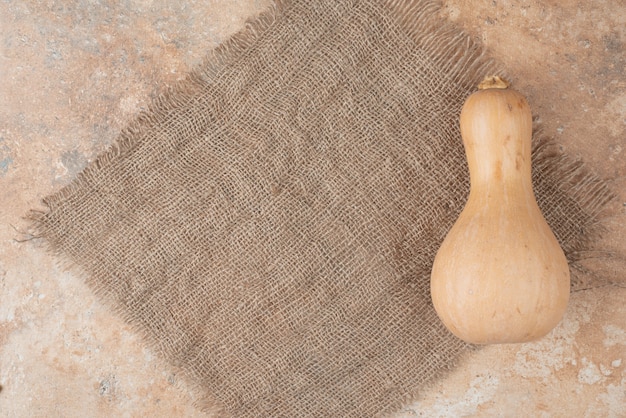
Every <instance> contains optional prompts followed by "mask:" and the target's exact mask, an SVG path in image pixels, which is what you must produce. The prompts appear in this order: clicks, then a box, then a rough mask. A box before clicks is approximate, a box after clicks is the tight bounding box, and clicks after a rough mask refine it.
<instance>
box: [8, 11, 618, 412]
mask: <svg viewBox="0 0 626 418" xmlns="http://www.w3.org/2000/svg"><path fill="white" fill-rule="evenodd" d="M269 3H270V2H269V0H258V1H257V0H210V1H207V2H195V1H183V2H174V1H151V0H128V1H125V2H112V1H110V0H102V1H100V0H89V1H64V2H60V1H53V0H51V1H46V2H39V1H31V0H24V1H17V0H4V1H2V2H0V81H1V82H0V202H1V203H0V417H85V416H89V417H110V416H120V417H140V416H158V417H160V416H162V417H170V416H186V417H187V416H189V417H195V416H198V417H199V416H205V414H203V413H202V412H201V411H199V410H198V409H197V408H195V407H194V399H193V396H192V395H191V392H190V391H189V388H188V387H187V386H186V384H185V382H184V381H182V380H181V379H180V377H179V376H177V375H176V374H174V373H173V372H172V370H171V369H170V368H169V367H168V365H167V364H163V363H162V362H161V361H160V360H159V359H158V358H157V357H155V354H154V353H153V352H152V351H151V350H150V349H148V348H147V347H146V346H145V345H144V344H143V343H142V341H141V340H140V339H139V338H138V336H136V335H135V334H134V333H133V332H132V331H131V330H130V328H129V327H128V326H127V325H125V324H124V323H123V322H122V320H121V319H120V318H119V317H117V316H116V315H115V313H113V312H110V311H109V310H108V309H107V308H106V307H105V306H103V305H102V304H101V303H100V302H99V301H98V300H96V299H95V298H94V296H93V295H92V293H91V292H90V290H89V289H88V288H87V287H86V286H85V284H84V283H83V279H82V278H81V277H80V275H78V274H70V273H67V272H65V270H64V269H63V266H60V265H58V261H57V260H56V259H55V258H54V257H53V256H51V255H49V254H47V253H46V252H45V251H44V250H43V248H42V246H41V243H38V242H37V240H30V241H28V240H27V239H28V236H27V235H25V234H23V232H24V230H25V228H26V226H27V222H26V221H25V220H24V215H25V214H26V213H27V211H28V210H29V209H32V208H41V204H40V199H41V197H43V196H45V195H47V194H49V193H51V192H53V191H55V190H58V189H59V188H60V187H62V186H63V185H65V184H67V183H69V182H70V181H71V179H72V178H73V177H74V176H75V175H76V174H77V173H78V172H80V170H81V169H82V168H83V167H84V166H85V164H87V163H88V162H89V161H91V160H93V159H94V158H95V157H96V156H97V155H98V154H99V153H100V152H102V151H103V150H104V149H105V148H106V147H107V145H108V144H110V143H111V141H113V139H114V138H115V137H116V135H117V134H118V133H119V132H120V130H121V129H123V128H124V126H125V125H126V124H127V123H128V121H129V120H130V119H132V118H133V116H134V115H136V113H137V112H138V111H140V110H141V109H143V108H145V107H146V106H147V104H148V103H149V102H150V100H151V98H152V97H154V96H155V95H156V94H158V92H159V91H160V90H162V89H164V88H166V87H167V86H168V85H171V84H172V83H175V82H176V80H178V79H180V78H181V77H182V76H183V75H184V74H185V72H186V71H188V70H189V69H190V68H191V67H192V66H193V65H195V64H197V63H198V62H200V60H201V59H202V57H203V53H204V51H206V50H207V49H209V48H212V47H214V46H216V45H218V44H219V43H220V42H221V41H223V40H224V39H226V38H227V37H228V36H229V35H230V34H232V33H233V32H235V31H236V30H238V29H239V28H241V27H242V25H243V24H244V22H245V20H246V18H247V17H249V16H253V15H255V14H256V13H258V12H260V11H261V10H263V9H265V8H266V7H267V6H268V5H269ZM441 14H442V16H443V17H444V18H446V19H449V20H451V21H453V22H455V23H456V24H458V25H459V26H461V27H463V28H464V29H465V30H466V31H467V32H468V33H469V34H470V35H471V36H472V37H475V38H477V39H480V40H481V41H482V42H484V44H485V45H486V47H487V48H488V49H489V50H490V51H491V52H492V53H493V54H494V55H495V56H497V57H498V58H499V59H500V60H502V62H503V63H504V64H505V65H506V66H507V68H509V69H510V74H511V76H513V81H514V83H515V85H516V87H517V88H518V89H520V90H522V91H524V93H525V94H527V96H528V99H529V102H530V103H531V105H532V106H533V109H534V111H535V113H537V114H538V115H540V116H541V120H542V123H543V126H544V129H545V132H546V133H547V134H548V135H551V136H554V137H556V138H557V140H558V141H559V143H560V144H561V145H562V147H563V148H564V149H565V150H566V151H567V152H568V153H570V154H571V155H573V156H580V157H583V158H584V160H585V161H586V162H587V163H588V164H589V166H590V167H591V168H592V169H593V170H595V171H596V172H597V173H598V174H599V175H600V176H602V177H604V178H606V179H608V180H609V181H610V183H611V184H612V186H613V188H614V190H615V191H616V195H617V196H616V200H615V202H613V204H612V205H611V206H610V207H609V208H608V209H607V213H608V214H609V215H610V218H609V219H608V220H607V222H606V231H605V233H604V235H603V237H602V239H601V242H600V244H601V245H602V246H603V247H605V248H607V249H610V250H612V251H615V252H616V253H621V254H625V253H626V158H625V155H626V151H625V150H624V148H626V136H625V130H626V77H625V73H626V70H625V67H626V52H625V51H626V48H625V45H626V44H625V43H626V29H625V28H626V6H624V4H623V2H622V1H620V0H607V1H603V2H586V3H583V2H578V1H573V0H565V1H560V2H557V1H536V0H519V1H515V0H506V1H503V0H496V1H493V2H483V1H478V0H471V1H461V0H447V1H444V2H443V8H442V11H441ZM25 239H26V240H27V241H25V242H21V241H22V240H25ZM622 257H623V256H622ZM584 264H585V266H586V267H587V268H589V269H592V271H594V272H595V277H593V278H592V280H590V283H591V285H593V287H594V288H592V289H587V290H582V291H579V292H576V293H574V294H573V295H572V298H571V303H570V306H569V308H568V311H567V314H566V317H565V319H564V320H563V321H562V323H561V324H560V325H559V326H558V327H557V328H556V329H555V330H554V331H553V332H552V333H551V334H550V335H549V336H548V337H546V338H544V339H542V340H540V341H537V342H534V343H530V344H523V345H502V346H491V347H487V348H484V349H482V350H480V351H478V352H477V353H474V354H472V355H471V356H469V357H468V358H467V359H465V360H464V361H463V362H462V363H461V364H460V365H459V367H458V368H456V369H455V370H454V371H453V372H452V373H450V374H449V375H448V376H447V377H446V378H445V379H442V380H440V381H438V382H436V383H435V384H433V385H432V386H431V387H429V388H425V390H424V393H423V394H422V396H421V397H420V399H419V400H418V401H417V402H416V403H415V404H414V405H412V406H410V407H407V408H406V409H405V410H404V411H402V412H401V413H400V414H399V416H402V417H415V416H424V417H438V416H439V417H457V416H479V417H517V416H537V417H560V416H563V417H569V416H580V417H598V416H602V417H620V416H626V307H625V304H624V300H625V298H626V289H625V287H626V280H625V279H626V276H625V275H626V273H625V272H626V264H625V263H624V261H623V258H621V259H620V258H619V257H614V258H612V259H606V258H590V259H588V260H586V261H585V262H584Z"/></svg>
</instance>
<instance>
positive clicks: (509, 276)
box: [431, 88, 570, 344]
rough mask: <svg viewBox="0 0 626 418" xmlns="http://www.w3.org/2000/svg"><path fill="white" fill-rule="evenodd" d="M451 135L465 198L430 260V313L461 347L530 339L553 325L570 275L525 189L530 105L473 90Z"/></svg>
mask: <svg viewBox="0 0 626 418" xmlns="http://www.w3.org/2000/svg"><path fill="white" fill-rule="evenodd" d="M461 134H462V137H463V143H464V145H465V151H466V155H467V161H468V166H469V171H470V182H471V191H470V195H469V199H468V201H467V204H466V206H465V208H464V209H463V212H462V213H461V215H460V216H459V219H458V220H457V222H456V223H455V224H454V226H453V227H452V229H451V230H450V232H449V233H448V235H447V236H446V239H445V240H444V242H443V244H442V245H441V248H440V249H439V251H438V253H437V256H436V257H435V261H434V266H433V270H432V276H431V295H432V300H433V304H434V306H435V310H436V311H437V314H438V315H439V317H440V318H441V320H442V321H443V323H444V324H445V325H446V327H447V328H448V329H449V330H450V331H451V332H452V333H454V334H455V335H456V336H458V337H459V338H461V339H463V340H465V341H467V342H470V343H474V344H496V343H519V342H526V341H531V340H535V339H537V338H539V337H542V336H544V335H545V334H547V333H548V332H550V330H552V329H553V328H554V327H555V326H556V325H557V324H558V323H559V321H560V320H561V319H562V317H563V314H564V313H565V309H566V307H567V303H568V300H569V292H570V275H569V267H568V265H567V260H566V258H565V255H564V254H563V251H562V250H561V248H560V246H559V243H558V242H557V240H556V238H555V236H554V234H553V233H552V231H551V230H550V227H549V226H548V224H547V223H546V221H545V220H544V218H543V215H542V214H541V211H540V210H539V207H538V206H537V202H536V200H535V196H534V193H533V190H532V182H531V171H530V170H531V167H530V165H531V159H530V153H531V136H532V119H531V112H530V107H529V106H528V103H527V102H526V100H525V99H524V97H523V96H522V95H521V94H519V93H517V92H515V91H514V90H510V89H498V88H489V89H485V90H479V91H478V92H476V93H474V94H472V95H471V96H470V97H469V98H468V99H467V101H466V102H465V105H464V106H463V110H462V112H461Z"/></svg>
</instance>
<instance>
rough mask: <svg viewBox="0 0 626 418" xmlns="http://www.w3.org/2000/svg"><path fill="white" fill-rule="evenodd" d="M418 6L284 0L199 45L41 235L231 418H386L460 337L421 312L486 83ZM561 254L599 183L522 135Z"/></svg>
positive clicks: (53, 199)
mask: <svg viewBox="0 0 626 418" xmlns="http://www.w3.org/2000/svg"><path fill="white" fill-rule="evenodd" d="M438 11H439V9H438V5H437V4H436V3H433V2H430V1H422V0H415V1H410V0H404V1H399V0H396V1H382V2H381V1H345V0H342V1H338V0H322V1H298V0H293V1H288V2H281V3H280V4H277V5H276V6H275V7H273V8H272V10H270V11H268V12H267V13H265V14H263V15H262V16H260V17H259V18H257V19H256V20H255V21H254V22H251V23H250V24H249V25H248V27H247V28H246V29H244V30H243V31H242V32H241V33H240V34H238V35H236V36H235V37H233V38H232V39H231V40H229V41H228V42H226V43H225V44H224V45H222V46H221V47H219V48H218V49H217V50H215V51H213V52H212V53H210V54H209V56H208V57H207V59H206V61H205V62H204V63H203V64H202V65H200V66H199V67H198V68H197V69H196V70H195V71H194V72H193V73H192V74H190V76H189V77H188V78H187V79H186V80H185V81H184V82H182V83H181V84H180V85H178V86H177V87H176V88H174V89H172V90H171V91H168V92H167V93H165V94H163V96H162V97H161V98H160V99H158V100H157V101H156V102H155V103H154V104H153V106H152V108H151V109H150V110H149V111H147V112H145V113H144V114H142V115H140V116H139V117H138V118H137V120H136V121H135V122H134V123H133V124H132V125H131V126H130V127H129V128H128V129H127V130H126V131H124V132H123V133H122V134H121V136H120V137H119V139H118V140H117V141H116V142H115V143H114V144H113V145H112V146H111V148H110V149H109V150H108V151H107V152H106V153H105V154H103V155H101V156H100V157H99V158H98V159H97V160H96V161H95V162H93V163H92V164H90V165H89V166H88V167H87V168H86V169H85V170H84V172H82V173H81V174H80V175H79V176H78V177H77V178H76V179H75V180H74V182H73V183H71V184H70V185H69V186H67V187H65V188H64V189H62V190H60V191H59V192H57V193H56V194H54V195H52V196H49V197H47V198H46V199H45V200H44V202H45V204H46V206H47V210H46V211H43V212H36V213H33V217H34V218H35V219H34V223H35V228H36V231H37V234H38V235H39V236H42V237H44V238H45V240H46V242H47V244H48V245H49V247H50V248H51V250H53V251H54V252H56V253H59V254H60V255H62V256H63V257H64V258H66V259H68V260H70V262H71V263H72V264H74V265H76V266H79V267H80V268H81V269H82V270H84V271H85V272H86V273H87V275H88V278H87V282H88V284H89V285H90V286H91V287H92V288H93V290H94V292H95V293H96V294H97V295H98V296H100V297H101V298H102V299H103V300H104V301H105V302H106V303H108V304H109V305H110V306H112V307H113V308H114V309H115V310H116V311H117V312H119V314H120V315H121V316H123V317H124V318H125V319H126V320H127V321H128V323H130V324H131V325H132V326H133V327H134V328H135V329H136V330H137V331H138V332H140V333H141V334H143V336H144V337H145V339H146V341H147V342H148V343H149V344H150V346H151V347H152V348H153V349H155V350H156V351H157V352H158V353H160V354H161V355H162V357H163V358H164V359H166V360H167V361H169V362H170V363H171V364H172V365H173V366H174V367H175V368H177V369H178V370H180V371H182V372H183V373H184V376H185V377H186V379H187V380H188V382H190V384H191V385H193V386H194V387H195V388H196V389H197V392H198V394H199V395H200V396H201V399H202V401H201V404H203V405H209V404H211V403H212V402H216V403H217V405H218V406H219V412H220V413H222V414H224V415H231V416H236V417H262V416H268V417H302V416H316V417H367V416H375V415H382V414H387V413H392V412H393V411H395V410H397V408H399V407H400V406H401V405H403V404H404V403H405V402H408V401H410V400H412V399H414V398H415V397H416V396H417V394H418V393H419V390H420V388H421V387H423V385H425V384H426V383H428V382H430V381H432V379H433V378H435V377H437V376H440V375H441V373H442V371H444V370H446V369H448V368H450V367H452V366H453V365H454V364H455V362H456V360H457V359H458V358H459V356H460V355H462V354H463V353H465V352H467V351H468V346H467V345H466V344H464V343H462V342H461V341H459V340H458V339H456V338H455V337H453V336H452V335H451V334H450V333H449V332H448V331H447V330H446V329H445V328H444V327H443V325H442V324H441V323H440V321H439V320H438V318H437V316H436V314H435V312H434V310H433V308H432V304H431V301H430V293H429V276H430V268H431V265H432V261H433V258H434V255H435V253H436V251H437V249H438V247H439V245H440V244H441V241H442V240H443V238H444V237H445V234H446V233H447V231H448V229H449V228H450V226H451V225H452V224H453V223H454V221H455V220H456V217H457V216H458V214H459V212H460V211H461V209H462V207H463V204H464V202H465V199H466V196H467V193H468V189H469V183H468V174H467V168H466V164H465V156H464V152H463V146H462V142H461V138H460V133H459V128H458V114H459V111H460V107H461V105H462V103H463V101H464V99H465V97H467V95H468V94H469V93H470V92H471V91H472V90H473V89H474V87H475V85H476V84H477V83H478V82H479V81H480V79H481V78H482V77H483V76H484V75H486V74H487V73H491V72H494V71H496V70H499V69H498V68H496V66H495V65H494V64H493V63H492V62H491V61H489V60H488V59H487V58H485V57H484V56H483V53H482V51H481V49H480V47H479V46H477V45H475V44H474V43H472V41H471V40H470V39H469V38H468V37H467V36H466V35H465V34H463V33H462V32H460V31H459V30H457V29H456V28H453V27H451V26H449V25H448V24H447V23H444V22H443V21H442V20H441V19H440V18H439V17H438ZM534 141H535V142H534V150H533V164H534V171H533V181H534V184H535V191H536V194H537V198H538V200H539V203H540V206H541V208H542V210H543V212H544V214H545V216H546V219H547V220H548V222H549V223H550V225H551V227H552V228H553V230H554V232H555V234H556V236H557V237H558V239H559V241H560V243H561V245H562V246H563V248H564V250H565V252H566V253H567V255H568V258H569V260H570V261H575V260H576V257H577V255H579V254H581V252H584V251H585V250H586V249H588V248H589V245H590V239H591V237H592V236H593V235H592V234H591V233H592V232H593V226H594V225H595V224H596V219H597V216H598V213H599V211H600V210H601V208H602V207H603V205H604V204H605V203H606V202H607V200H608V198H609V196H610V192H609V190H608V189H607V188H606V186H605V185H604V184H603V183H602V182H600V181H598V180H597V179H596V178H594V177H593V176H590V175H588V174H585V171H584V168H583V167H582V166H581V165H580V164H575V163H572V162H570V161H569V160H567V158H566V157H564V156H562V155H560V154H559V153H558V152H557V151H556V148H555V147H553V146H551V145H550V143H549V142H547V141H544V140H541V139H540V138H539V137H538V136H537V137H536V138H535V140H534Z"/></svg>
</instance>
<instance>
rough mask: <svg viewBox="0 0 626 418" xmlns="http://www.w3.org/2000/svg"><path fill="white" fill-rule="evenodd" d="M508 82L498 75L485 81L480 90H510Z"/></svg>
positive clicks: (479, 87)
mask: <svg viewBox="0 0 626 418" xmlns="http://www.w3.org/2000/svg"><path fill="white" fill-rule="evenodd" d="M509 84H510V83H509V82H508V80H506V79H504V78H502V77H499V76H497V75H489V76H487V77H485V78H484V79H483V81H481V82H480V84H479V85H478V89H479V90H486V89H507V88H509Z"/></svg>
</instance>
